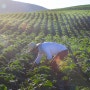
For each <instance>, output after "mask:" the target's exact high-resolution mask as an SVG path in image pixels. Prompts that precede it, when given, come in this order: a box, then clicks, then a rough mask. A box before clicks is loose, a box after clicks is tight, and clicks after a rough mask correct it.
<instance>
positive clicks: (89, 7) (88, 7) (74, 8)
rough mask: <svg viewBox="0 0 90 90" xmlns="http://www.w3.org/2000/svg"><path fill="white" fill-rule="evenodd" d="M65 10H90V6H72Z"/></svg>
mask: <svg viewBox="0 0 90 90" xmlns="http://www.w3.org/2000/svg"><path fill="white" fill-rule="evenodd" d="M63 9H65V10H90V4H88V5H78V6H72V7H67V8H63Z"/></svg>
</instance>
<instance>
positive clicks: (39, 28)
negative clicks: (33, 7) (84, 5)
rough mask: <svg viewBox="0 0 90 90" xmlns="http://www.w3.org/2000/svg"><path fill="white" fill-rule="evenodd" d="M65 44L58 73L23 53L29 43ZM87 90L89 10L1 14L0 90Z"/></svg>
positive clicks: (89, 78) (89, 76)
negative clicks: (66, 49)
mask: <svg viewBox="0 0 90 90" xmlns="http://www.w3.org/2000/svg"><path fill="white" fill-rule="evenodd" d="M43 41H50V42H51V41H52V42H57V43H62V44H65V45H66V46H67V48H68V50H69V55H68V57H67V58H66V59H65V60H62V61H60V62H61V63H59V68H60V72H59V74H58V73H56V72H55V71H53V70H52V69H51V66H50V64H49V63H47V64H46V63H45V62H44V60H46V58H45V57H43V58H42V60H41V63H40V65H38V66H36V67H35V68H34V69H32V62H34V60H35V58H36V54H34V53H32V52H31V53H26V51H27V45H28V43H30V42H36V43H40V42H41V43H42V42H43ZM10 89H11V90H19V89H20V90H90V10H88V9H87V10H61V9H57V10H46V11H39V12H29V13H27V12H26V13H25V12H24V13H12V14H11V13H10V14H9V13H8V14H0V90H10Z"/></svg>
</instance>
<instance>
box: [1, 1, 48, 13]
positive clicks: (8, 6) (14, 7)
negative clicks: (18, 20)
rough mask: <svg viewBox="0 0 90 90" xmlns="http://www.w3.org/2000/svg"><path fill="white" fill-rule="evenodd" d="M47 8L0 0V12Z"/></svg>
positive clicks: (33, 10) (30, 10) (32, 10)
mask: <svg viewBox="0 0 90 90" xmlns="http://www.w3.org/2000/svg"><path fill="white" fill-rule="evenodd" d="M43 10H47V9H46V8H44V7H41V6H38V5H34V4H28V3H22V2H17V1H11V0H0V13H13V12H35V11H43Z"/></svg>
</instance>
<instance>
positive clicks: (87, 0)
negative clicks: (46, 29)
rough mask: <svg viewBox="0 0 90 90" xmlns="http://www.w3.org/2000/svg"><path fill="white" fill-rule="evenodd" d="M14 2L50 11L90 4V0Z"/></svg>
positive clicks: (28, 0) (24, 0)
mask: <svg viewBox="0 0 90 90" xmlns="http://www.w3.org/2000/svg"><path fill="white" fill-rule="evenodd" d="M13 1H20V2H26V3H30V4H36V5H40V6H43V7H45V8H48V9H56V8H64V7H70V6H77V5H84V4H90V0H13Z"/></svg>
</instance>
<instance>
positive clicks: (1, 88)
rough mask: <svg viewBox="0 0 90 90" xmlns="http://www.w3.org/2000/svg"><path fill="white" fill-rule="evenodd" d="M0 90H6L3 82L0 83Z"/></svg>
mask: <svg viewBox="0 0 90 90" xmlns="http://www.w3.org/2000/svg"><path fill="white" fill-rule="evenodd" d="M0 90H8V89H7V87H6V86H5V85H3V84H1V85H0Z"/></svg>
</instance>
